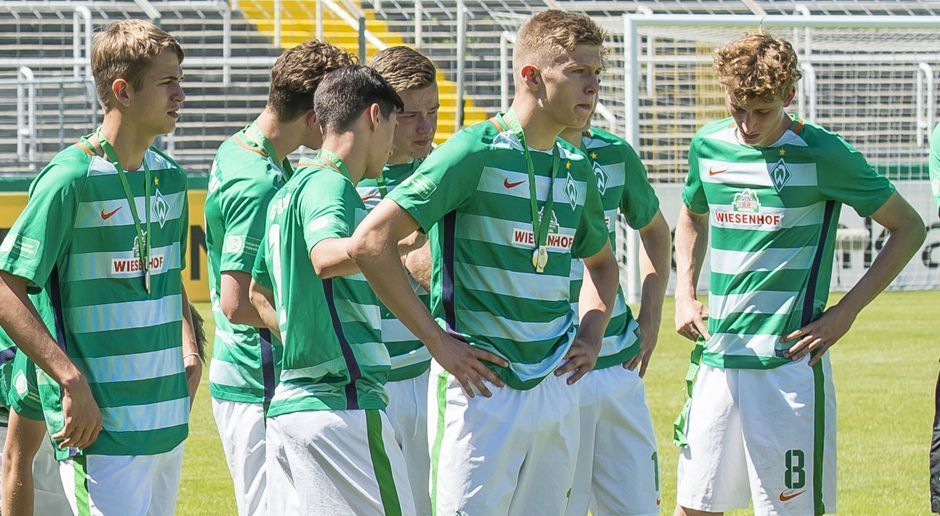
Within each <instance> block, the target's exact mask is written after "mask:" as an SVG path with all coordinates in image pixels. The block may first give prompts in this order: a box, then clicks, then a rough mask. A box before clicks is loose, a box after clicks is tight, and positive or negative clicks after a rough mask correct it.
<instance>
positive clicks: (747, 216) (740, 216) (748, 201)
mask: <svg viewBox="0 0 940 516" xmlns="http://www.w3.org/2000/svg"><path fill="white" fill-rule="evenodd" d="M782 221H783V215H782V214H780V213H761V203H760V198H759V197H758V196H757V192H755V191H754V190H751V189H750V188H746V189H744V190H743V191H741V192H738V193H736V194H734V200H733V201H732V203H731V211H728V210H716V211H715V223H716V224H718V225H719V226H738V227H745V228H754V229H773V228H779V227H780V224H781V222H782Z"/></svg>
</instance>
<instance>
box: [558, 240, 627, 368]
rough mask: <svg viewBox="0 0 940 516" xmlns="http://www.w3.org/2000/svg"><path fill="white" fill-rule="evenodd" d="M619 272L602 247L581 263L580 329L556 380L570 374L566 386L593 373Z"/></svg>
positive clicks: (606, 247)
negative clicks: (582, 281) (582, 265)
mask: <svg viewBox="0 0 940 516" xmlns="http://www.w3.org/2000/svg"><path fill="white" fill-rule="evenodd" d="M619 278H620V270H619V269H618V267H617V259H616V258H615V257H614V253H613V251H611V249H610V243H609V242H608V243H605V244H604V247H603V248H601V250H600V251H599V252H597V253H596V254H594V255H593V256H590V257H588V258H585V259H584V283H583V284H582V286H581V296H580V298H579V299H578V305H579V307H580V309H581V313H582V314H583V315H582V316H581V325H580V326H579V327H578V334H577V335H575V338H574V342H572V343H571V349H569V350H568V353H567V354H566V355H565V361H564V362H562V364H561V366H560V367H558V369H555V376H561V375H563V374H567V373H572V374H571V376H569V377H568V385H571V384H573V383H575V382H577V381H578V380H580V379H581V378H582V377H583V376H584V375H586V374H588V373H589V372H590V371H591V370H592V369H594V364H595V363H596V362H597V354H598V353H600V351H601V340H602V339H603V338H604V331H605V330H606V329H607V323H608V322H609V321H610V312H611V310H612V309H613V307H614V297H615V296H616V295H617V287H618V286H619V285H620V280H619Z"/></svg>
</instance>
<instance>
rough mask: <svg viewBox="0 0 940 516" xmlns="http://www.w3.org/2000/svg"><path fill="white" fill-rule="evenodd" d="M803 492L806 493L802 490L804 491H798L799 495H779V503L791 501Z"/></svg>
mask: <svg viewBox="0 0 940 516" xmlns="http://www.w3.org/2000/svg"><path fill="white" fill-rule="evenodd" d="M805 492H806V491H805V490H804V491H800V492H799V493H793V494H789V495H788V494H786V493H780V501H781V502H786V501H788V500H792V499H794V498H796V497H797V496H800V495H801V494H803V493H805Z"/></svg>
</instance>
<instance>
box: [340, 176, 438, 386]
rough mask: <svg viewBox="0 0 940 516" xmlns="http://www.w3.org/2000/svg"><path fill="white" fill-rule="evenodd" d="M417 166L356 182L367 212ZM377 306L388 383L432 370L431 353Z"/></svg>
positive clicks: (424, 297)
mask: <svg viewBox="0 0 940 516" xmlns="http://www.w3.org/2000/svg"><path fill="white" fill-rule="evenodd" d="M420 163H421V162H420V161H419V160H413V161H410V162H408V163H401V164H397V165H385V168H384V169H383V170H382V176H381V177H379V178H376V179H366V178H364V179H362V180H361V181H359V183H358V184H357V185H356V191H358V192H359V197H360V198H361V199H362V202H363V203H364V204H365V206H366V209H367V210H369V211H371V210H372V209H373V208H375V207H376V206H378V204H379V201H381V200H382V199H384V198H385V196H387V195H388V193H389V192H391V191H392V190H394V189H395V187H396V186H398V185H399V184H401V182H402V181H404V180H405V179H407V178H408V177H409V176H411V174H413V173H414V171H415V169H416V168H417V167H418V165H419V164H420ZM408 279H409V280H410V282H411V288H412V289H414V291H415V294H417V295H418V298H419V299H421V301H422V302H423V303H424V304H425V306H428V307H430V295H429V294H428V291H426V290H425V289H424V288H423V287H421V285H418V283H417V282H416V281H415V280H414V279H412V278H411V276H408ZM379 304H380V306H381V308H382V340H383V341H384V342H385V347H387V348H388V354H389V356H390V357H391V360H392V371H391V372H390V373H389V377H388V381H390V382H397V381H399V380H407V379H409V378H414V377H416V376H419V375H421V374H422V373H424V372H425V371H427V370H428V368H429V367H430V366H431V353H430V352H429V351H428V348H426V347H425V346H424V344H423V343H422V342H421V341H420V340H419V339H418V337H415V335H414V333H411V330H409V329H408V328H406V327H405V325H404V324H402V322H401V321H399V320H398V318H397V317H395V314H393V313H392V312H391V311H390V310H389V309H388V308H386V307H385V305H383V304H381V301H380V302H379Z"/></svg>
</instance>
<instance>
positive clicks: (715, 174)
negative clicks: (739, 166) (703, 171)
mask: <svg viewBox="0 0 940 516" xmlns="http://www.w3.org/2000/svg"><path fill="white" fill-rule="evenodd" d="M727 171H728V169H726V168H721V169H718V170H712V169H708V175H710V176H717V175H718V174H720V173H722V172H727Z"/></svg>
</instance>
